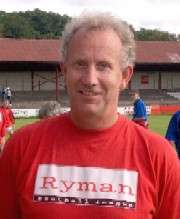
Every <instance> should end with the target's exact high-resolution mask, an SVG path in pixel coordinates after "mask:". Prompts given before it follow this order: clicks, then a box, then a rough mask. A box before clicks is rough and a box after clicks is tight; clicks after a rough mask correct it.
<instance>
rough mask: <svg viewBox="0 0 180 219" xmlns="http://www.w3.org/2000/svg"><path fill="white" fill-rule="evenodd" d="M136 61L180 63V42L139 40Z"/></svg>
mask: <svg viewBox="0 0 180 219" xmlns="http://www.w3.org/2000/svg"><path fill="white" fill-rule="evenodd" d="M136 63H159V64H160V63H162V64H163V63H167V64H169V63H180V42H176V41H137V42H136Z"/></svg>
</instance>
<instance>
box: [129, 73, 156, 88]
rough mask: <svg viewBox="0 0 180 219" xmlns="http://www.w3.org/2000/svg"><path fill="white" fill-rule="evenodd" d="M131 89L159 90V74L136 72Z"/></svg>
mask: <svg viewBox="0 0 180 219" xmlns="http://www.w3.org/2000/svg"><path fill="white" fill-rule="evenodd" d="M143 80H144V81H143ZM145 80H146V81H147V83H145ZM131 88H132V89H158V72H135V73H134V76H133V78H132V80H131Z"/></svg>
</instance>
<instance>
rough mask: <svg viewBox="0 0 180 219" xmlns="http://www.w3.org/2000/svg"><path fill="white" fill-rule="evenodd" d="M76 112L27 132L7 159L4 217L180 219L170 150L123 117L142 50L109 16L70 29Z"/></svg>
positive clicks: (68, 70) (0, 170) (11, 145)
mask: <svg viewBox="0 0 180 219" xmlns="http://www.w3.org/2000/svg"><path fill="white" fill-rule="evenodd" d="M61 46H62V57H63V63H62V65H61V69H62V71H63V72H64V76H65V83H66V87H67V92H68V95H69V100H70V112H67V113H65V114H61V115H59V116H55V117H49V118H47V119H43V120H40V121H39V122H37V123H35V124H31V125H29V126H26V127H24V128H22V129H20V130H19V131H17V132H16V133H15V134H14V135H13V136H12V137H11V138H10V140H9V141H8V142H7V144H6V147H5V149H4V153H3V154H2V156H1V158H0V179H1V180H0V218H5V219H39V218H43V219H49V218H51V219H57V218H61V219H71V218H73V219H79V218H86V219H95V218H98V219H109V218H111V219H130V218H133V219H147V218H148V219H164V218H166V219H179V218H180V183H179V182H180V165H179V160H178V158H177V155H176V152H175V150H174V149H173V148H172V147H171V145H170V144H169V143H168V141H167V140H166V139H165V138H163V137H160V136H158V135H156V134H154V133H152V132H150V131H149V130H147V129H144V128H143V127H141V126H139V125H137V124H135V123H134V122H132V121H130V120H128V119H127V118H126V117H123V116H122V115H120V114H118V111H117V106H118V100H119V92H120V93H121V91H122V90H123V89H125V88H126V86H127V84H128V82H129V80H130V79H131V76H132V74H133V66H134V61H135V42H134V36H133V33H132V31H131V30H130V28H129V26H128V25H127V23H126V22H124V21H122V20H120V19H119V18H116V17H114V16H112V15H109V14H108V13H99V14H90V15H89V14H87V13H86V15H82V16H80V17H77V18H74V19H72V20H71V21H70V23H68V24H67V26H66V28H65V31H64V33H63V37H62V45H61Z"/></svg>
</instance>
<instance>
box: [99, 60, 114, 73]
mask: <svg viewBox="0 0 180 219" xmlns="http://www.w3.org/2000/svg"><path fill="white" fill-rule="evenodd" d="M96 67H97V69H98V70H99V71H106V70H109V69H111V64H110V63H108V62H105V61H101V62H98V63H97V65H96Z"/></svg>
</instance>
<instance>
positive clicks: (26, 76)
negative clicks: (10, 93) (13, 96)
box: [0, 72, 31, 91]
mask: <svg viewBox="0 0 180 219" xmlns="http://www.w3.org/2000/svg"><path fill="white" fill-rule="evenodd" d="M6 86H9V87H11V89H12V90H14V91H26V90H31V73H30V72H0V88H3V87H6Z"/></svg>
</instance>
